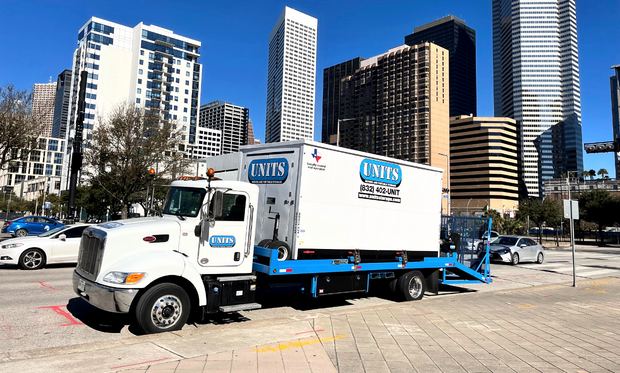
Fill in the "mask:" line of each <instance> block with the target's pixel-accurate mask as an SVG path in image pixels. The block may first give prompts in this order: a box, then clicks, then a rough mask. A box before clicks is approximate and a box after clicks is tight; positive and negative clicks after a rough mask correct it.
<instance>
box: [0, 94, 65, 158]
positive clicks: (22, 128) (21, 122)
mask: <svg viewBox="0 0 620 373" xmlns="http://www.w3.org/2000/svg"><path fill="white" fill-rule="evenodd" d="M33 96H34V94H33V92H32V91H28V90H26V89H24V90H20V89H17V88H15V86H14V85H13V84H6V85H5V86H3V87H0V169H4V168H5V167H7V165H9V164H11V165H13V166H15V167H16V165H17V164H18V163H15V161H26V160H27V159H28V155H29V154H30V153H31V152H32V151H33V150H35V149H37V148H38V141H37V139H38V137H39V136H40V135H41V132H42V131H43V128H44V126H45V120H44V119H45V118H46V117H47V116H48V115H49V112H50V111H52V110H54V102H53V100H49V102H43V103H41V105H40V107H39V108H38V110H36V111H35V112H33V110H32V104H33Z"/></svg>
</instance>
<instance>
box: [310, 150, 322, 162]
mask: <svg viewBox="0 0 620 373" xmlns="http://www.w3.org/2000/svg"><path fill="white" fill-rule="evenodd" d="M312 158H314V159H315V160H316V161H317V163H318V162H319V161H320V160H321V158H323V156H322V155H321V153H319V151H318V150H316V148H315V149H314V153H312Z"/></svg>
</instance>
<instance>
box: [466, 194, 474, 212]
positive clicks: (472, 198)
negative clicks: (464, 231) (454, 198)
mask: <svg viewBox="0 0 620 373" xmlns="http://www.w3.org/2000/svg"><path fill="white" fill-rule="evenodd" d="M472 199H473V198H470V199H469V201H467V216H469V202H471V200H472Z"/></svg>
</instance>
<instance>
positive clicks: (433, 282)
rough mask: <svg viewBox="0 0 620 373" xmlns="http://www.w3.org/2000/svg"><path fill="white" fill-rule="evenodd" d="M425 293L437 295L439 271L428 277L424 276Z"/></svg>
mask: <svg viewBox="0 0 620 373" xmlns="http://www.w3.org/2000/svg"><path fill="white" fill-rule="evenodd" d="M426 292H427V293H433V294H435V295H437V294H439V270H438V269H436V270H435V271H433V272H432V273H431V274H430V275H428V276H426Z"/></svg>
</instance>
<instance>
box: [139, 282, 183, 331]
mask: <svg viewBox="0 0 620 373" xmlns="http://www.w3.org/2000/svg"><path fill="white" fill-rule="evenodd" d="M190 308H191V304H190V300H189V296H188V295H187V293H186V292H185V290H183V288H181V287H180V286H178V285H175V284H158V285H155V286H153V287H152V288H150V289H148V290H147V291H146V292H145V293H144V294H143V295H142V296H141V297H140V299H139V300H138V303H137V304H136V309H135V319H136V323H137V324H138V327H139V328H140V329H142V331H143V332H144V333H147V334H151V333H162V332H170V331H174V330H181V328H183V326H184V325H185V322H186V321H187V318H188V317H189V313H190Z"/></svg>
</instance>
